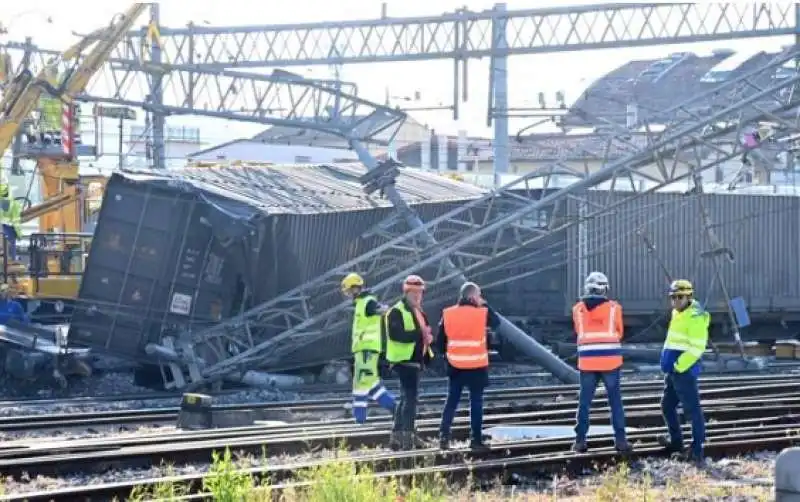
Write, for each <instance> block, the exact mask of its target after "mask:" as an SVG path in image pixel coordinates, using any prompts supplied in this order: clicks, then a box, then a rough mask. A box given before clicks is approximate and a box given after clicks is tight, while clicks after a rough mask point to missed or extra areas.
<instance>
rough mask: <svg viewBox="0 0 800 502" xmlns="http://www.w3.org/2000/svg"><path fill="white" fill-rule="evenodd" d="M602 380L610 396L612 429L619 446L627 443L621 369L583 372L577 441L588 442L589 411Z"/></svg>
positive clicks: (579, 398)
mask: <svg viewBox="0 0 800 502" xmlns="http://www.w3.org/2000/svg"><path fill="white" fill-rule="evenodd" d="M601 380H602V381H603V387H605V388H606V394H607V395H608V407H609V408H611V427H612V428H613V429H614V441H615V442H616V443H617V445H621V444H622V443H623V442H624V441H625V409H624V408H623V407H622V392H621V391H620V388H619V383H620V382H619V380H620V370H619V369H616V370H613V371H581V376H580V392H579V395H578V416H577V419H576V422H577V423H576V424H575V441H576V442H578V443H584V442H586V434H587V433H588V432H589V411H590V410H591V407H592V399H594V394H595V392H596V391H597V384H599V383H600V381H601Z"/></svg>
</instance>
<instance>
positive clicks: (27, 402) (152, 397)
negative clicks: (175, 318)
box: [0, 372, 552, 409]
mask: <svg viewBox="0 0 800 502" xmlns="http://www.w3.org/2000/svg"><path fill="white" fill-rule="evenodd" d="M547 377H552V376H551V375H550V374H549V373H541V372H534V373H513V374H508V375H491V377H490V380H491V382H492V383H494V384H499V385H507V384H509V383H515V382H518V381H520V380H529V379H534V378H547ZM386 383H387V385H388V386H389V387H394V388H396V387H397V382H396V381H395V380H392V379H389V380H387V381H386ZM422 384H423V385H428V386H433V385H447V379H446V378H439V377H432V378H423V379H422ZM351 388H352V386H351V385H350V384H303V385H296V386H292V387H286V388H283V389H281V390H284V391H287V392H296V393H299V394H327V393H331V394H339V393H341V394H345V393H349V392H350V391H351ZM247 390H253V389H248V388H235V389H226V390H222V391H217V392H208V393H207V394H209V395H211V396H214V397H222V396H228V395H232V394H237V393H241V392H246V391H247ZM182 394H183V393H182V392H169V391H162V392H143V393H132V394H109V395H104V396H94V397H88V396H84V397H66V398H39V397H28V398H19V399H3V400H0V409H4V408H24V407H36V406H52V405H59V406H88V405H93V404H101V403H113V402H125V401H157V400H162V399H163V400H168V399H173V400H178V399H180V398H181V395H182Z"/></svg>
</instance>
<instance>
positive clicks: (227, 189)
mask: <svg viewBox="0 0 800 502" xmlns="http://www.w3.org/2000/svg"><path fill="white" fill-rule="evenodd" d="M366 171H367V170H366V168H365V167H364V166H363V164H359V163H352V164H335V165H334V164H324V165H296V164H292V165H264V164H249V163H241V164H236V165H218V166H212V167H207V166H202V167H186V168H182V169H177V170H170V171H169V172H168V174H166V175H162V174H161V173H160V172H158V173H156V172H154V171H126V172H125V173H124V174H123V175H124V176H125V177H128V178H130V179H132V180H139V181H145V180H159V179H161V180H168V179H172V180H180V181H181V182H183V183H188V184H189V185H191V186H192V187H195V188H197V189H199V190H202V191H204V192H207V193H211V194H216V195H220V196H223V197H225V198H229V199H234V200H238V201H241V202H244V203H246V204H248V205H251V206H255V207H258V208H259V209H261V210H262V211H264V212H267V213H269V214H318V213H327V212H340V211H352V210H363V209H373V208H378V207H388V206H390V205H391V204H390V202H389V201H388V200H386V199H384V198H382V197H380V194H379V193H377V192H376V193H373V194H372V195H367V194H366V193H364V190H363V188H362V186H361V184H360V183H359V181H358V178H359V177H360V176H361V175H363V174H364V173H366ZM397 189H398V190H399V191H400V194H401V195H402V196H403V197H404V198H405V200H406V202H408V203H410V204H422V203H426V202H447V201H462V200H463V201H466V200H471V199H475V198H478V197H480V196H482V195H483V194H484V193H486V190H484V189H482V188H479V187H477V186H475V185H472V184H468V183H463V182H458V181H455V180H451V179H449V178H446V177H444V176H442V175H439V174H436V173H430V172H425V171H421V170H418V169H412V168H400V175H399V176H398V177H397Z"/></svg>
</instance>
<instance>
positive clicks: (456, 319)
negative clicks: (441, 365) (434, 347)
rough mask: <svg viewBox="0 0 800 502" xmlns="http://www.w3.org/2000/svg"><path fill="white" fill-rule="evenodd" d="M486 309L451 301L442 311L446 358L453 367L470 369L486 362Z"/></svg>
mask: <svg viewBox="0 0 800 502" xmlns="http://www.w3.org/2000/svg"><path fill="white" fill-rule="evenodd" d="M488 312H489V309H487V308H486V307H474V306H472V305H454V306H452V307H447V308H446V309H444V311H442V322H443V323H444V332H445V334H446V336H447V362H449V363H450V365H451V366H453V367H454V368H458V369H462V370H473V369H478V368H486V367H487V366H489V348H488V347H487V345H486V319H487V315H488Z"/></svg>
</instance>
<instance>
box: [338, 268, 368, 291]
mask: <svg viewBox="0 0 800 502" xmlns="http://www.w3.org/2000/svg"><path fill="white" fill-rule="evenodd" d="M363 287H364V278H363V277H361V276H360V275H358V274H357V273H355V272H351V273H349V274H347V275H346V276H344V279H342V291H347V290H348V289H350V288H363Z"/></svg>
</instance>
